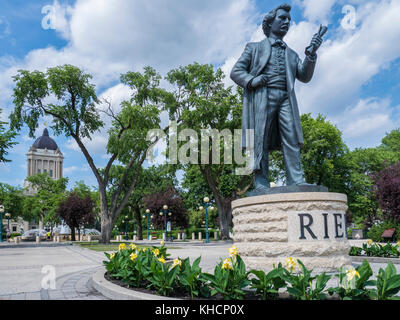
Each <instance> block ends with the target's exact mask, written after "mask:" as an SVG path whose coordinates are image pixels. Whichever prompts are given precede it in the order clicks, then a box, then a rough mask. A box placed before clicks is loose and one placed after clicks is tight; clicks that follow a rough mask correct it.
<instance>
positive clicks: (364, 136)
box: [0, 0, 400, 188]
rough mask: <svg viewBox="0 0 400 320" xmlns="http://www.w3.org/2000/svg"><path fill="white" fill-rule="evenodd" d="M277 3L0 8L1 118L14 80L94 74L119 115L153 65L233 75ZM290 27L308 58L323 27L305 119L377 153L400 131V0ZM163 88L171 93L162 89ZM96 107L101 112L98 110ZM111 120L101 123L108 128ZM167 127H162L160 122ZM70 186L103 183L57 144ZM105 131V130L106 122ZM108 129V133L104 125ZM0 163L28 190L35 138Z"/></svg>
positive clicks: (96, 141)
mask: <svg viewBox="0 0 400 320" xmlns="http://www.w3.org/2000/svg"><path fill="white" fill-rule="evenodd" d="M282 2H283V1H282V0H268V1H267V0H201V1H200V0H169V1H165V0H113V1H110V0H58V1H52V0H43V1H42V0H31V1H23V0H0V3H1V10H0V43H1V45H0V108H2V110H3V112H2V114H1V119H0V120H2V121H6V122H7V121H8V116H9V115H10V113H11V112H12V110H13V108H14V106H13V102H12V100H13V98H12V94H13V88H14V82H13V79H12V77H13V76H14V75H16V74H17V71H18V70H20V69H26V70H30V71H33V70H40V71H46V69H47V68H49V67H55V66H58V65H63V64H72V65H76V66H78V67H80V68H82V69H83V70H84V71H85V72H87V73H90V74H92V75H93V79H92V83H93V84H95V85H96V91H97V94H98V96H99V97H100V98H106V99H108V100H109V101H111V102H112V104H113V106H114V107H115V109H116V110H118V107H119V104H120V103H121V101H123V100H124V99H127V98H128V97H129V95H130V91H129V90H128V88H126V87H125V86H123V85H122V84H120V82H119V77H120V75H121V74H122V73H126V72H128V71H142V70H143V67H144V66H152V67H153V68H155V69H156V70H157V71H158V72H159V73H160V74H161V75H162V76H165V75H166V73H167V72H168V71H169V70H171V69H173V68H176V67H179V66H185V65H188V64H190V63H193V62H195V61H196V62H199V63H211V64H213V65H214V66H215V67H216V68H221V69H222V70H223V71H224V72H225V74H226V75H227V77H226V79H225V82H226V85H227V86H229V85H233V82H232V81H231V80H230V79H229V73H230V70H231V68H232V66H233V65H234V63H235V62H236V60H237V59H238V58H239V56H240V55H241V53H242V51H243V49H244V47H245V45H246V43H247V42H250V41H251V42H253V41H261V40H262V39H263V38H264V35H263V33H262V30H261V23H262V19H263V17H264V15H265V14H266V13H267V12H268V11H269V10H271V9H273V8H275V7H276V6H277V5H279V4H281V3H282ZM286 2H287V3H289V4H291V5H292V11H291V16H292V25H291V28H290V30H289V33H288V34H287V36H286V37H285V39H284V40H285V42H286V43H287V44H288V45H289V46H290V47H291V48H292V49H294V50H295V51H296V52H297V53H298V54H299V56H300V58H301V59H303V58H304V49H305V47H307V46H308V44H309V42H310V40H311V38H312V36H313V34H314V33H316V32H317V31H318V29H319V25H320V24H324V25H327V26H328V28H329V29H328V32H327V34H326V35H325V37H324V40H325V41H324V43H323V45H322V46H321V48H320V49H319V51H318V61H317V66H316V70H315V73H314V77H313V80H312V81H311V82H310V83H308V84H302V83H299V82H297V83H296V94H297V100H298V102H299V109H300V113H311V114H312V115H313V116H316V115H318V114H319V113H321V114H322V115H324V116H326V118H327V119H328V120H329V121H331V122H332V123H333V124H335V125H336V126H337V127H338V128H339V129H340V130H341V131H342V133H343V140H344V141H345V143H346V144H347V145H348V146H349V148H350V149H355V148H367V147H375V146H377V145H379V144H380V142H381V139H382V138H383V137H384V136H385V134H386V133H388V132H390V131H391V130H393V129H396V128H399V127H400V69H399V67H400V19H399V18H398V17H399V16H400V0H291V1H290V0H287V1H286ZM163 85H166V84H165V83H163ZM99 108H100V109H101V108H104V105H103V106H101V105H100V106H99ZM104 120H105V119H104ZM163 121H164V122H165V121H166V117H164V118H163ZM45 122H46V123H47V126H48V128H49V131H50V136H51V137H53V138H54V140H55V141H56V142H57V144H58V146H59V148H60V150H61V151H62V153H63V154H64V157H65V159H64V176H65V177H68V178H69V187H70V188H71V187H73V185H74V184H75V182H76V181H80V180H83V181H84V182H85V183H86V184H87V185H89V186H95V185H96V180H95V178H94V176H93V174H92V172H91V170H90V169H89V166H88V165H87V163H86V160H85V159H84V157H83V155H82V154H81V152H80V150H79V148H78V147H77V145H76V143H75V142H74V141H72V140H71V139H68V138H66V137H64V136H54V133H53V132H52V130H51V129H50V127H51V118H43V119H41V121H40V126H39V128H38V129H37V130H36V137H39V136H41V134H42V132H43V129H44V126H45ZM106 122H107V121H106ZM109 125H110V124H109V122H107V126H109ZM107 129H108V128H107V127H105V128H104V129H103V130H101V131H100V132H98V133H96V135H94V136H93V137H92V140H86V141H85V144H86V146H87V148H88V149H89V151H90V152H91V153H92V155H93V158H94V160H95V163H96V165H98V166H99V167H102V166H104V165H105V164H106V161H107V159H108V155H107V154H106V153H105V146H106V143H107ZM17 141H18V144H17V145H16V146H14V147H13V148H12V149H11V150H9V154H8V159H10V160H12V161H11V162H10V163H5V164H0V182H3V183H8V184H10V185H13V186H23V184H24V180H25V178H26V170H27V169H26V167H27V164H26V153H27V152H28V150H29V148H30V147H31V145H32V144H33V143H34V141H35V139H32V138H30V137H29V136H28V130H27V128H26V127H25V128H23V129H22V130H21V132H20V133H19V135H18V137H17Z"/></svg>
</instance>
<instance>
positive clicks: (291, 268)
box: [286, 257, 297, 272]
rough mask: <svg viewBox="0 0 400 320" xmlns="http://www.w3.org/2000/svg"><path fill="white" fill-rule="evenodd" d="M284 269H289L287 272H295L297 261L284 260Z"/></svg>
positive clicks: (290, 258)
mask: <svg viewBox="0 0 400 320" xmlns="http://www.w3.org/2000/svg"><path fill="white" fill-rule="evenodd" d="M286 267H287V268H288V269H289V271H291V272H293V271H294V270H296V267H297V261H296V259H294V258H292V257H289V258H287V259H286Z"/></svg>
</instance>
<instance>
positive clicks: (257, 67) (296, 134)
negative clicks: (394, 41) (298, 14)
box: [231, 4, 326, 194]
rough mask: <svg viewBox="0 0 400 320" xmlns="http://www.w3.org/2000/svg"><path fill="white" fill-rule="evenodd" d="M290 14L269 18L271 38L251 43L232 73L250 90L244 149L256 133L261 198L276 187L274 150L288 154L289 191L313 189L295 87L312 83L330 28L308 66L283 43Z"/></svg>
mask: <svg viewBox="0 0 400 320" xmlns="http://www.w3.org/2000/svg"><path fill="white" fill-rule="evenodd" d="M290 10H291V6H290V5H288V4H284V5H280V6H279V7H277V8H276V9H274V10H272V11H270V12H269V13H268V14H267V15H266V16H265V18H264V21H263V31H264V34H265V35H266V38H265V39H264V40H262V41H260V42H253V43H248V44H247V45H246V48H245V50H244V52H243V54H242V56H241V57H240V58H239V60H238V61H237V63H236V64H235V66H234V67H233V69H232V72H231V78H232V80H233V81H234V82H235V83H236V84H238V85H239V86H241V87H243V88H244V101H243V116H242V129H243V139H242V147H243V148H246V147H247V146H246V130H247V129H253V130H254V158H255V159H254V173H255V191H256V192H258V193H261V194H262V192H263V191H268V188H269V187H270V183H269V172H268V167H269V158H268V153H269V152H270V151H272V150H278V149H282V152H283V159H284V164H285V169H286V185H288V186H290V185H307V184H306V183H305V181H304V178H303V170H302V168H301V163H300V148H301V147H302V145H303V144H304V141H303V132H302V129H301V124H300V115H299V109H298V106H297V101H296V95H295V92H294V82H295V79H298V80H300V81H301V82H304V83H307V82H309V81H310V80H311V78H312V76H313V73H314V69H315V64H316V60H317V55H316V51H317V49H318V48H319V47H320V45H321V44H322V35H323V34H324V33H325V32H326V27H323V28H321V29H320V31H319V33H317V34H316V35H314V37H313V39H312V41H311V44H310V46H309V47H307V48H306V57H305V59H304V61H303V62H302V61H301V60H300V58H299V56H298V55H297V53H296V52H294V51H293V50H292V49H290V48H289V47H288V46H287V45H286V43H285V42H283V41H282V40H283V37H284V36H285V35H286V34H287V32H288V31H289V27H290V21H291V17H290Z"/></svg>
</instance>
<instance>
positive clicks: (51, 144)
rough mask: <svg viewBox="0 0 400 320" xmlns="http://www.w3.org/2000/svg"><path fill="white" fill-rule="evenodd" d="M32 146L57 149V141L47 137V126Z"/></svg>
mask: <svg viewBox="0 0 400 320" xmlns="http://www.w3.org/2000/svg"><path fill="white" fill-rule="evenodd" d="M32 147H33V148H36V149H47V150H54V151H56V150H57V149H58V146H57V143H56V142H55V141H54V140H53V139H52V138H50V137H49V131H48V130H47V128H45V129H44V130H43V135H42V136H41V137H39V138H37V139H36V141H35V143H34V144H33V146H32Z"/></svg>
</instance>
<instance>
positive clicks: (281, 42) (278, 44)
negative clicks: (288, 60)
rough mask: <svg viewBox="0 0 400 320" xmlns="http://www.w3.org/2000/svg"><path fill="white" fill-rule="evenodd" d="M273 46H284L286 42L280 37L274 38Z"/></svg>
mask: <svg viewBox="0 0 400 320" xmlns="http://www.w3.org/2000/svg"><path fill="white" fill-rule="evenodd" d="M273 46H280V47H281V48H286V44H285V43H284V42H283V41H282V40H280V39H276V40H275V42H274V44H273Z"/></svg>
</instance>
